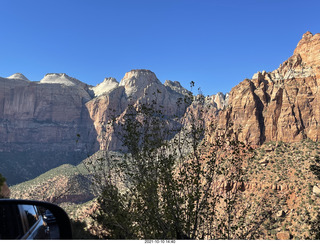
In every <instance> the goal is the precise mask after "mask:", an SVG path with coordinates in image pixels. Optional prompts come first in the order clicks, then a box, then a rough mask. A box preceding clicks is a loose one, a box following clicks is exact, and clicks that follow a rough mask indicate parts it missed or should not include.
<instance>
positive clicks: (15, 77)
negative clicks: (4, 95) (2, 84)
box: [7, 73, 29, 81]
mask: <svg viewBox="0 0 320 244" xmlns="http://www.w3.org/2000/svg"><path fill="white" fill-rule="evenodd" d="M7 78H8V79H12V80H24V81H29V79H28V78H27V77H25V76H24V75H23V74H21V73H15V74H13V75H11V76H9V77H7Z"/></svg>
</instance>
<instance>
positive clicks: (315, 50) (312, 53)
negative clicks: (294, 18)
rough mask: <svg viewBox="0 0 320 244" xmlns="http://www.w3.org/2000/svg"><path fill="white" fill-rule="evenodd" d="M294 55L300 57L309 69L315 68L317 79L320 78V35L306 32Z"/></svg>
mask: <svg viewBox="0 0 320 244" xmlns="http://www.w3.org/2000/svg"><path fill="white" fill-rule="evenodd" d="M294 55H300V56H301V59H302V62H303V63H305V64H306V65H307V66H308V67H311V68H314V67H315V69H314V71H315V73H316V75H317V77H320V69H318V68H317V67H320V33H317V34H315V35H313V34H312V33H311V32H309V31H308V32H306V33H305V34H304V35H303V36H302V39H301V40H300V41H299V43H298V45H297V47H296V49H295V50H294Z"/></svg>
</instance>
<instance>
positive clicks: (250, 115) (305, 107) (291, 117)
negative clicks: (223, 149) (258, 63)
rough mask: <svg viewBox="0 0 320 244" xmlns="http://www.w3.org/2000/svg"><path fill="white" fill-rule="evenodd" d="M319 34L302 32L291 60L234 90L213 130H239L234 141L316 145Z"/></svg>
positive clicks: (319, 114)
mask: <svg viewBox="0 0 320 244" xmlns="http://www.w3.org/2000/svg"><path fill="white" fill-rule="evenodd" d="M319 79H320V34H316V35H312V34H311V33H310V32H307V33H306V34H304V35H303V37H302V40H301V41H300V42H299V43H298V46H297V47H296V49H295V51H294V54H293V56H292V57H290V58H289V59H288V60H287V61H285V62H284V63H283V64H281V65H280V67H279V68H278V69H276V70H274V71H273V72H265V71H263V72H258V73H257V74H255V75H254V76H253V77H252V79H245V80H244V81H243V82H241V83H240V84H239V85H237V86H236V87H234V88H233V89H232V90H231V92H230V96H229V99H228V108H227V109H226V110H225V111H223V112H221V113H220V115H219V117H220V119H219V125H220V126H221V127H224V126H225V125H226V124H230V123H233V124H234V127H236V128H239V127H240V126H241V127H242V133H241V135H240V137H241V138H240V139H241V140H243V141H245V142H250V143H252V144H262V143H263V142H265V141H285V142H293V141H300V140H301V139H303V138H310V139H312V140H314V141H318V140H319V139H320V127H319V122H320V121H319V120H320V93H319V92H318V89H319V88H318V82H319Z"/></svg>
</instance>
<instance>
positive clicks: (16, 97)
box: [0, 32, 320, 184]
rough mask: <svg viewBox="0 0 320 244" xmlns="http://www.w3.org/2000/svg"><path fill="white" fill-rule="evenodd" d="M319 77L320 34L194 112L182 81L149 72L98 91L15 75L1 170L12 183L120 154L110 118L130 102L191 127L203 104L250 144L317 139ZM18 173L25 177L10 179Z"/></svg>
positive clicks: (2, 101) (0, 92)
mask: <svg viewBox="0 0 320 244" xmlns="http://www.w3.org/2000/svg"><path fill="white" fill-rule="evenodd" d="M319 79H320V34H316V35H312V34H311V33H310V32H307V33H305V34H304V35H303V37H302V40H301V41H300V42H299V43H298V45H297V47H296V49H295V51H294V53H293V56H292V57H290V58H289V59H288V60H287V61H285V62H284V63H283V64H281V65H280V67H279V68H278V69H276V70H274V71H272V72H266V71H262V72H258V73H256V74H254V75H253V77H252V79H245V80H244V81H243V82H241V83H240V84H238V85H237V86H236V87H234V88H233V89H232V90H231V92H230V93H227V94H225V95H224V94H222V93H218V94H216V95H212V96H208V97H203V98H201V97H200V98H201V99H202V102H201V103H199V102H198V101H196V102H194V103H193V104H191V106H189V107H187V104H184V103H183V102H182V104H180V105H178V104H177V101H178V100H180V101H181V100H183V98H184V97H185V96H186V95H187V96H188V95H190V93H189V91H188V90H186V89H185V88H183V87H182V86H181V84H180V83H179V82H177V81H170V80H167V81H166V82H165V83H164V84H162V83H161V82H160V81H159V80H158V78H157V77H156V75H155V74H154V73H153V72H151V71H149V70H141V69H139V70H131V71H130V72H128V73H126V74H125V76H124V77H123V79H122V80H121V81H120V82H118V81H117V80H116V79H114V78H106V79H105V80H104V81H103V82H102V83H100V84H98V85H97V86H95V87H92V86H89V85H87V84H85V83H83V82H81V81H79V80H77V79H75V78H72V77H70V76H68V75H66V74H55V73H54V74H47V75H46V76H45V77H44V78H43V79H42V80H41V81H40V82H30V81H29V80H28V79H27V78H26V77H25V76H24V75H23V74H20V73H16V74H14V75H12V76H9V77H8V78H0V138H1V140H0V154H1V155H0V158H1V160H2V161H1V164H0V170H1V172H3V174H4V175H5V177H6V178H7V180H8V183H9V184H12V183H17V182H19V181H20V182H21V181H24V180H26V179H30V178H33V177H35V176H36V175H39V174H41V173H43V172H45V171H47V170H49V169H51V168H53V167H57V166H59V165H61V164H63V163H71V164H72V163H75V162H80V160H81V159H83V158H84V157H86V156H87V155H90V154H92V153H94V152H96V151H97V150H98V149H99V148H100V149H110V150H119V149H120V148H121V146H122V145H121V142H120V141H119V140H118V139H117V138H116V137H115V134H114V131H113V130H112V129H111V130H109V128H108V121H109V120H110V119H111V118H114V119H115V120H116V121H117V123H119V121H121V120H122V119H123V117H124V116H125V115H126V113H127V108H128V105H129V104H132V105H134V106H138V105H139V104H143V103H149V104H151V103H152V102H153V101H155V102H156V104H157V106H159V108H160V107H161V109H162V111H163V114H164V115H165V116H166V117H167V118H170V117H173V116H176V117H178V118H184V119H183V120H182V122H183V123H189V122H190V116H189V115H188V114H190V112H193V113H194V114H195V115H196V116H197V114H199V116H200V113H199V111H201V110H202V109H203V106H204V107H205V111H206V112H205V118H203V119H204V121H206V122H210V121H212V120H217V121H218V126H220V127H225V126H226V125H228V124H229V125H232V126H234V127H235V129H237V128H239V127H242V132H241V134H240V138H239V139H240V140H242V141H244V142H249V143H251V144H256V145H259V144H262V143H264V142H265V141H285V142H294V141H300V140H301V139H303V138H310V139H312V140H314V141H318V140H319V139H320V127H319V122H320V121H319V120H320V93H319V92H318V81H319ZM201 99H200V100H201ZM168 123H169V124H170V125H171V126H175V125H176V124H175V123H177V122H176V121H174V120H170V119H169V121H168ZM17 169H18V170H19V172H17ZM17 175H19V177H20V178H19V180H17V179H16V180H10V179H12V178H14V177H16V176H17Z"/></svg>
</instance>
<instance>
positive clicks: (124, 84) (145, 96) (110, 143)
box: [86, 70, 186, 150]
mask: <svg viewBox="0 0 320 244" xmlns="http://www.w3.org/2000/svg"><path fill="white" fill-rule="evenodd" d="M111 84H112V88H111V89H109V87H110V86H108V88H107V90H106V91H104V92H103V93H101V92H99V94H101V95H100V96H98V97H95V98H94V99H92V100H91V101H89V102H88V103H86V107H87V109H88V111H89V114H90V117H91V119H92V121H93V124H94V127H95V129H96V131H97V134H98V141H99V143H100V149H102V150H105V149H107V148H108V149H109V150H118V149H119V148H121V147H122V143H121V142H120V141H119V140H117V138H116V137H115V136H114V134H113V131H109V130H108V129H107V126H108V121H109V120H110V119H111V118H115V119H116V120H117V121H119V120H121V118H123V116H124V115H125V114H126V113H127V107H128V105H129V104H132V105H134V106H137V105H138V104H143V103H149V104H151V103H152V101H153V100H154V101H155V102H156V103H157V106H159V107H162V108H163V114H164V115H166V116H168V117H170V116H173V115H177V116H180V117H181V116H182V115H183V114H184V112H185V107H186V106H181V107H179V106H178V105H177V100H178V99H179V98H183V97H184V92H186V90H185V89H182V87H181V85H180V84H177V83H176V84H175V85H172V86H170V85H168V82H167V83H166V84H162V83H161V82H160V81H159V80H158V78H157V77H156V75H155V74H154V73H153V72H151V71H149V70H131V71H130V72H127V73H126V74H125V76H124V77H123V79H122V80H121V81H120V83H119V85H116V81H115V80H113V81H112V83H111ZM179 85H180V87H179ZM173 87H174V88H175V87H179V89H178V90H175V89H174V88H173ZM97 94H98V93H97Z"/></svg>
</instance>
